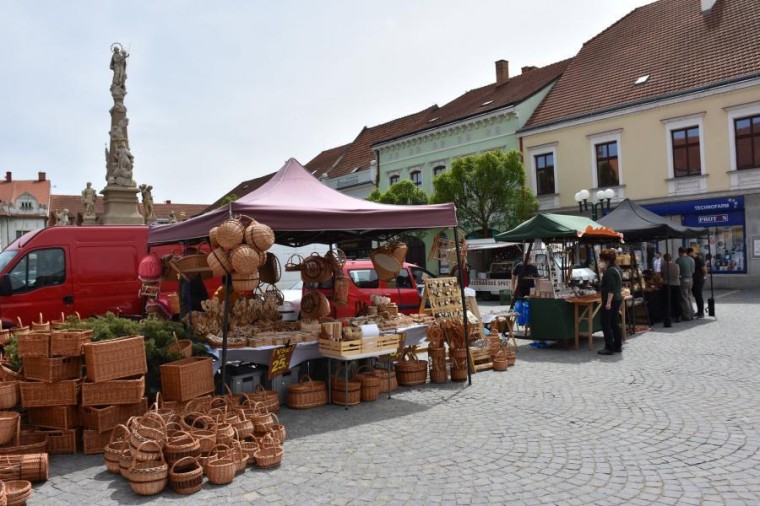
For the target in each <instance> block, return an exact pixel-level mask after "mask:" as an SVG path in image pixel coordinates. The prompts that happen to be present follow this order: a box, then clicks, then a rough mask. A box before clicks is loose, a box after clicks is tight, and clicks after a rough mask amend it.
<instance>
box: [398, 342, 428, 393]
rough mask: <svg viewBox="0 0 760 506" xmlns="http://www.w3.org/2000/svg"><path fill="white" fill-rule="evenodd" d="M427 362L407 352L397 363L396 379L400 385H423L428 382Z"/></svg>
mask: <svg viewBox="0 0 760 506" xmlns="http://www.w3.org/2000/svg"><path fill="white" fill-rule="evenodd" d="M427 370H428V363H427V360H419V359H417V355H416V354H415V353H414V352H413V351H411V350H407V351H406V352H404V354H403V355H402V357H401V360H399V361H398V363H396V379H397V380H398V384H399V385H406V386H412V385H421V384H423V383H425V381H427Z"/></svg>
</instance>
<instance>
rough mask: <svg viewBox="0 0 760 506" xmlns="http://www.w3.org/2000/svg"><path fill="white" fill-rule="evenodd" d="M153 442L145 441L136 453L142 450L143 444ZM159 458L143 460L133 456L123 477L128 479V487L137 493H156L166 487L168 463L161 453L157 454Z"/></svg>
mask: <svg viewBox="0 0 760 506" xmlns="http://www.w3.org/2000/svg"><path fill="white" fill-rule="evenodd" d="M151 443H153V442H152V441H146V442H145V443H143V444H142V445H140V447H139V448H138V449H137V450H138V454H140V453H142V452H143V448H142V447H143V446H144V445H148V444H151ZM159 457H160V458H159V460H148V461H143V460H140V459H139V458H134V459H133V460H132V464H131V465H130V466H129V468H128V469H127V472H126V474H125V475H124V477H125V478H126V479H127V480H129V488H131V489H132V492H134V493H135V494H138V495H156V494H158V493H160V492H161V491H162V490H163V489H164V488H166V483H167V482H168V479H169V465H168V464H167V463H166V461H165V460H164V456H163V454H159Z"/></svg>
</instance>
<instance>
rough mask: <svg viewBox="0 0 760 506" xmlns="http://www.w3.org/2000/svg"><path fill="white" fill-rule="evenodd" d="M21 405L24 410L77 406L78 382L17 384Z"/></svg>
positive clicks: (22, 382)
mask: <svg viewBox="0 0 760 506" xmlns="http://www.w3.org/2000/svg"><path fill="white" fill-rule="evenodd" d="M18 386H19V389H20V391H21V405H22V406H24V407H25V408H40V407H47V406H76V405H77V404H78V397H79V390H80V387H81V384H80V382H79V381H75V380H67V381H57V382H55V383H43V382H40V381H21V382H19V385H18Z"/></svg>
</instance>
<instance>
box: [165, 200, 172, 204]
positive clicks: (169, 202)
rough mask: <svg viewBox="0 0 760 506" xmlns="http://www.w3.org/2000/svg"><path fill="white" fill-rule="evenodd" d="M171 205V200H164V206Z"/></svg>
mask: <svg viewBox="0 0 760 506" xmlns="http://www.w3.org/2000/svg"><path fill="white" fill-rule="evenodd" d="M171 203H172V201H171V200H165V201H164V204H171Z"/></svg>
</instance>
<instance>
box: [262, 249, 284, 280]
mask: <svg viewBox="0 0 760 506" xmlns="http://www.w3.org/2000/svg"><path fill="white" fill-rule="evenodd" d="M264 255H265V259H264V263H263V264H262V265H261V267H259V278H260V279H261V281H262V282H263V283H269V284H270V285H273V284H275V283H277V282H278V281H280V278H281V277H282V267H281V266H280V260H279V259H278V258H277V255H273V254H271V253H264Z"/></svg>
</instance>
